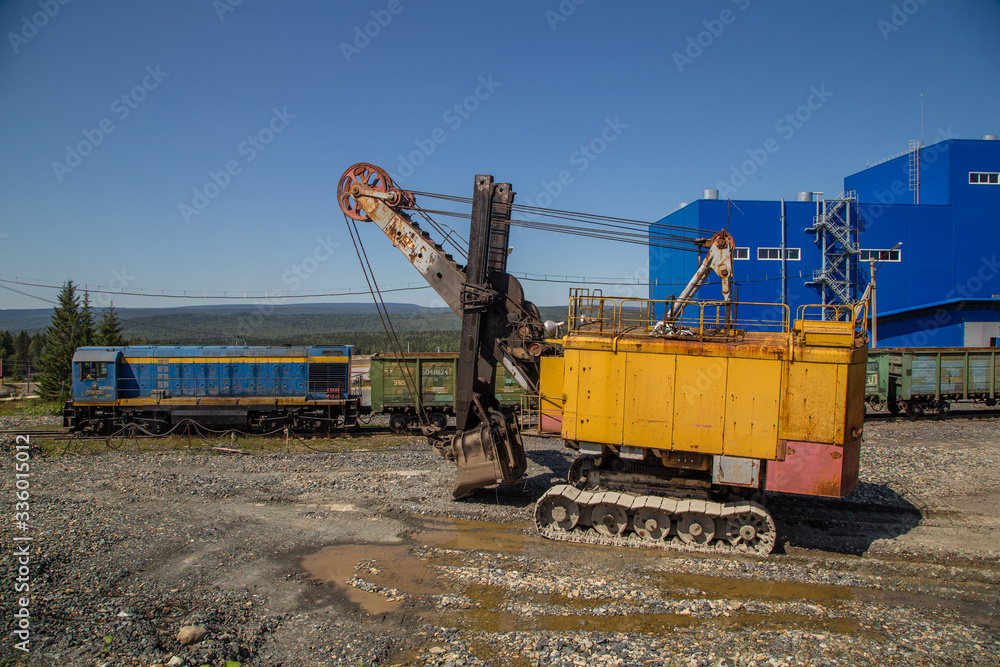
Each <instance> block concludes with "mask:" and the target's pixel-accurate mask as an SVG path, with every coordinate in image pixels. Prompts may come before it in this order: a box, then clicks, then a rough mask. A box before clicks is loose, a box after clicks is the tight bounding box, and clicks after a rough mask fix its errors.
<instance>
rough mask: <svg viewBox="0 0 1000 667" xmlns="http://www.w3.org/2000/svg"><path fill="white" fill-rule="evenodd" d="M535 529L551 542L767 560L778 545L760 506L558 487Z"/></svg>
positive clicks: (542, 503) (539, 508)
mask: <svg viewBox="0 0 1000 667" xmlns="http://www.w3.org/2000/svg"><path fill="white" fill-rule="evenodd" d="M535 525H536V526H537V528H538V531H539V532H540V533H541V534H542V535H543V536H544V537H547V538H549V539H552V540H562V541H565V542H582V543H585V544H603V545H608V546H616V547H640V548H649V549H667V550H678V551H694V552H699V553H710V554H720V553H733V554H741V553H742V554H754V555H758V556H766V555H767V554H769V553H771V549H773V548H774V544H775V538H776V533H775V528H774V520H773V519H772V518H771V514H770V513H769V512H768V511H767V510H766V509H764V507H763V506H762V505H760V504H758V503H755V502H753V501H750V500H742V501H736V502H728V503H717V502H712V501H709V500H698V499H690V498H665V497H661V496H643V495H635V494H631V493H619V492H615V491H584V490H581V489H578V488H577V487H575V486H571V485H569V484H560V485H559V486H554V487H552V488H551V489H549V490H548V491H546V492H545V494H544V495H543V496H542V497H541V498H539V500H538V503H537V504H536V505H535Z"/></svg>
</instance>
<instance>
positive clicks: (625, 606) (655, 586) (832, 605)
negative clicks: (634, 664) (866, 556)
mask: <svg viewBox="0 0 1000 667" xmlns="http://www.w3.org/2000/svg"><path fill="white" fill-rule="evenodd" d="M423 521H424V523H423V525H422V526H421V528H420V529H419V530H417V531H416V532H414V533H413V534H412V535H411V536H410V537H409V538H408V539H407V540H406V542H404V543H403V544H394V545H357V544H352V545H343V546H331V547H327V548H325V549H323V550H321V551H319V552H317V553H315V554H312V555H311V556H309V557H307V558H305V559H304V560H303V563H302V565H303V568H304V569H305V570H306V571H307V572H309V573H310V575H312V576H313V577H314V578H316V579H319V580H322V581H328V582H332V583H334V584H336V585H337V586H339V587H341V588H343V589H344V591H345V592H346V594H347V595H348V597H349V599H351V600H352V601H354V602H356V603H357V604H358V605H360V606H361V608H363V609H364V610H365V611H367V612H368V613H369V614H383V613H387V612H405V613H413V614H416V615H419V616H421V617H423V618H424V619H426V620H428V621H431V622H436V623H439V624H444V625H450V626H456V627H462V628H467V629H471V630H476V631H500V632H504V631H511V630H519V629H534V630H554V631H567V630H589V631H612V632H617V631H623V630H625V631H629V632H638V633H656V632H662V631H663V630H665V629H670V628H675V629H680V628H684V627H690V626H697V625H702V624H713V625H717V626H718V627H729V628H737V627H753V628H758V629H760V628H771V629H780V628H788V627H797V628H803V629H812V630H817V631H820V630H822V631H833V632H840V633H848V634H850V633H856V632H858V628H857V627H856V626H855V624H854V622H853V621H852V620H851V619H850V618H849V617H845V614H844V613H843V608H844V606H845V605H848V604H850V603H851V602H852V601H855V600H860V601H864V602H867V603H875V604H889V605H895V604H909V605H913V604H915V602H917V601H916V600H914V599H912V598H913V596H912V595H910V594H907V593H890V592H889V591H874V590H869V589H856V588H851V587H845V586H835V585H827V584H809V583H793V582H781V581H768V580H756V579H741V578H728V577H713V576H709V575H697V574H686V573H680V572H672V571H670V568H669V562H668V561H669V559H670V558H672V557H673V556H672V555H670V554H664V553H662V552H658V553H655V554H654V553H650V554H648V558H649V559H656V560H649V561H648V563H647V562H644V558H642V556H645V555H646V554H637V553H635V552H629V551H623V550H622V549H616V548H612V547H593V546H587V545H567V544H566V543H562V542H551V541H549V540H545V539H542V538H540V537H538V536H536V535H533V534H531V532H530V531H527V530H525V526H524V525H521V524H491V523H485V522H478V521H471V520H466V519H452V518H434V519H424V520H423ZM483 552H493V553H499V554H504V556H523V557H524V559H517V560H515V561H511V560H506V559H500V560H497V559H496V557H493V556H488V555H487V556H485V564H484V556H483ZM623 559H624V560H623ZM665 561H667V562H665ZM581 566H583V568H582V569H581ZM592 566H597V571H600V569H601V567H605V568H606V569H607V570H608V571H609V572H613V571H616V570H620V569H622V568H625V569H627V570H628V571H630V572H634V573H637V574H638V576H639V579H641V583H640V582H638V581H637V587H638V588H640V589H641V588H643V587H645V590H646V591H647V592H648V599H651V600H656V599H659V600H667V601H673V602H677V601H683V600H692V601H697V600H716V601H718V600H724V601H739V602H742V603H748V602H763V603H775V604H779V605H781V604H782V603H808V604H812V605H816V606H817V609H816V610H815V611H814V612H810V613H809V614H799V613H787V612H785V613H769V614H762V613H754V612H751V611H750V610H746V611H738V610H737V611H734V612H733V613H731V614H730V613H727V614H725V615H716V616H714V617H695V616H692V615H690V614H688V613H684V612H680V613H663V612H657V613H649V612H647V611H644V610H643V609H641V603H642V602H643V599H644V598H646V597H647V596H639V597H638V599H633V598H626V599H619V598H616V597H615V595H614V594H611V595H609V596H608V597H603V596H602V597H601V598H591V599H587V598H586V596H584V599H581V598H580V595H579V592H576V593H575V594H572V593H571V592H570V588H572V587H573V586H577V585H586V584H587V583H588V582H587V580H586V577H587V575H586V574H581V576H580V577H574V573H575V572H582V573H585V572H590V571H592ZM456 568H462V569H463V570H464V571H465V572H466V573H468V572H469V571H470V569H471V570H472V571H473V572H475V571H477V570H481V571H482V580H481V581H480V576H479V575H475V576H473V578H472V579H466V580H462V579H460V578H459V577H458V576H457V575H456V574H455V572H456V571H457V570H456ZM520 569H523V570H524V571H525V572H522V573H521V575H518V572H514V570H520ZM512 572H513V574H514V575H515V577H514V579H515V583H516V580H518V576H520V577H526V576H529V573H530V576H532V577H535V578H540V579H539V580H540V581H543V582H544V583H545V584H546V585H548V590H547V591H532V590H525V589H523V588H519V587H517V586H516V585H512V584H511V578H510V577H509V575H510V574H511V573H512ZM505 575H507V579H504V576H505ZM353 577H357V578H358V579H360V580H363V582H365V583H364V584H362V585H364V586H366V587H369V588H372V587H374V588H375V589H376V592H370V591H366V590H361V589H359V588H358V587H357V586H356V585H354V584H352V583H348V582H349V581H350V580H351V579H352V578H353ZM561 579H562V580H568V581H570V582H572V584H565V585H564V584H562V583H560V584H559V585H558V586H555V587H553V586H552V585H551V584H552V582H554V581H558V580H561ZM474 582H478V583H474ZM355 583H358V582H355ZM448 598H451V599H452V600H454V599H456V598H457V599H459V600H460V601H461V602H460V604H459V605H458V606H455V605H448V604H444V600H445V599H448ZM924 604H928V601H924ZM608 605H612V606H616V609H617V611H616V612H614V613H613V614H610V615H607V614H598V613H594V609H595V608H596V607H599V606H608ZM528 606H531V607H533V608H534V611H533V612H530V613H527V612H525V611H523V610H524V609H526V608H527V607H528ZM917 606H919V605H917ZM646 609H647V610H648V607H647V608H646ZM821 610H822V611H821ZM830 612H834V613H832V614H830Z"/></svg>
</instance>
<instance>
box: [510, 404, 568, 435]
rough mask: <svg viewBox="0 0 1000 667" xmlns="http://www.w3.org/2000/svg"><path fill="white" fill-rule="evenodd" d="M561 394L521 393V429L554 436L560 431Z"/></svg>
mask: <svg viewBox="0 0 1000 667" xmlns="http://www.w3.org/2000/svg"><path fill="white" fill-rule="evenodd" d="M564 404H565V400H564V399H563V397H562V396H559V397H555V396H546V395H545V394H523V395H522V396H521V412H520V418H521V429H522V430H523V431H528V432H529V433H531V432H532V431H534V434H535V435H550V436H556V435H558V434H560V433H561V432H562V418H563V406H564Z"/></svg>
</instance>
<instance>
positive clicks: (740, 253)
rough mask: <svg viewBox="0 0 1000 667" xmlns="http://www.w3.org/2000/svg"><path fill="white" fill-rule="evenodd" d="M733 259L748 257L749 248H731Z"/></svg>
mask: <svg viewBox="0 0 1000 667" xmlns="http://www.w3.org/2000/svg"><path fill="white" fill-rule="evenodd" d="M733 259H750V248H733Z"/></svg>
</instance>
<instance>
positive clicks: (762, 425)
mask: <svg viewBox="0 0 1000 667" xmlns="http://www.w3.org/2000/svg"><path fill="white" fill-rule="evenodd" d="M782 375H783V373H782V362H780V361H775V360H772V359H730V360H729V372H728V377H727V383H726V424H725V426H726V431H725V436H724V438H723V451H724V452H725V453H726V454H727V455H729V456H741V457H752V458H759V459H773V458H776V455H777V441H778V408H779V406H780V404H781V392H782V389H783V387H782Z"/></svg>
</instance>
